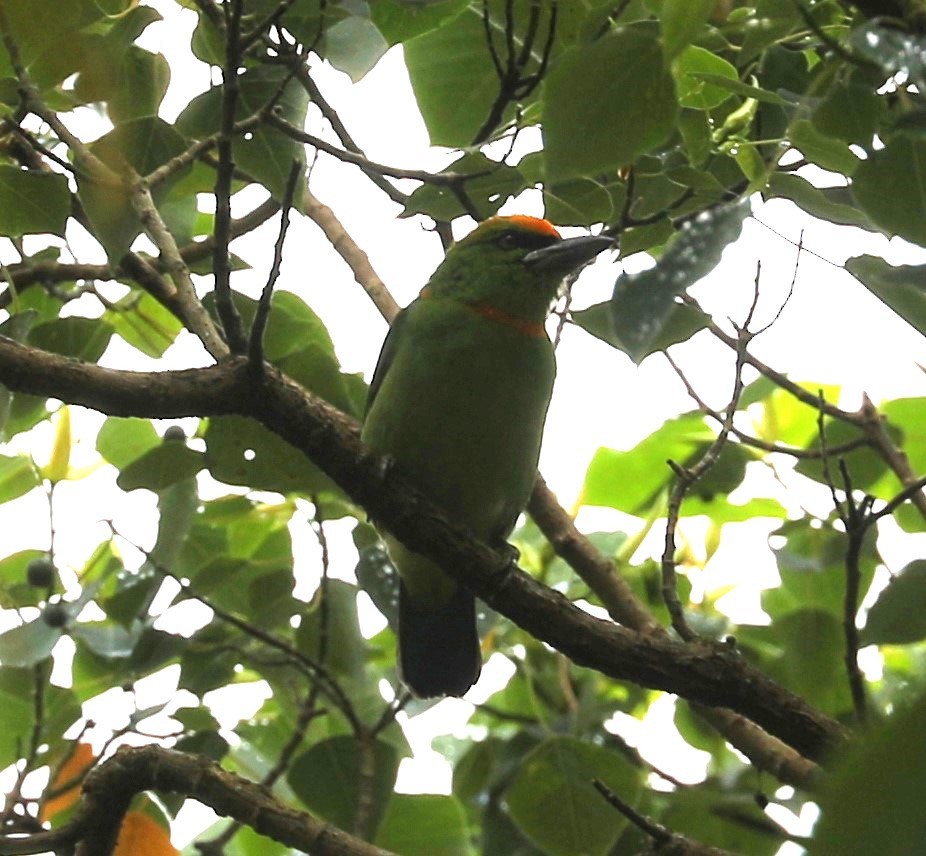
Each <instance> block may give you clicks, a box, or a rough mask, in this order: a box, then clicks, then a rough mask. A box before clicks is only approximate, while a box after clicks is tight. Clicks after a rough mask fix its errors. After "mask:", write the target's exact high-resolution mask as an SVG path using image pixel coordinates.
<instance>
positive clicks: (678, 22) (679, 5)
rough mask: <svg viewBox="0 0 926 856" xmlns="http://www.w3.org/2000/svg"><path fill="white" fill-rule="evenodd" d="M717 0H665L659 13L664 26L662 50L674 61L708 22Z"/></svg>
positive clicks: (667, 58)
mask: <svg viewBox="0 0 926 856" xmlns="http://www.w3.org/2000/svg"><path fill="white" fill-rule="evenodd" d="M716 5H717V3H716V0H665V2H664V3H663V4H662V9H661V10H660V12H659V18H660V22H661V26H662V49H663V52H664V53H665V56H666V60H667V61H669V60H672V59H674V58H675V56H676V55H678V54H679V53H681V52H682V50H683V49H684V48H685V47H686V46H687V45H688V44H689V43H690V42H691V40H692V37H693V36H694V35H695V34H696V33H698V31H699V30H701V28H702V27H703V26H704V25H705V24H706V23H707V22H708V19H709V18H710V16H711V12H713V11H714V6H716Z"/></svg>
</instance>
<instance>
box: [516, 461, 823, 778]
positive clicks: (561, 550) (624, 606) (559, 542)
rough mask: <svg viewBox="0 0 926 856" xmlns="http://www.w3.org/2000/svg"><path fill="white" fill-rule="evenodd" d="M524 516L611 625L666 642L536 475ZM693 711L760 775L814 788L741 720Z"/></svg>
mask: <svg viewBox="0 0 926 856" xmlns="http://www.w3.org/2000/svg"><path fill="white" fill-rule="evenodd" d="M528 511H529V512H530V515H531V517H532V518H533V519H534V522H535V523H536V524H537V526H538V527H539V528H540V531H541V532H543V534H544V535H545V536H546V537H547V540H548V541H549V542H550V544H552V546H553V549H554V550H555V551H556V553H557V555H559V556H561V557H562V558H563V559H565V560H566V562H567V563H568V564H569V566H570V567H571V568H572V569H573V570H575V572H576V573H577V574H578V575H579V576H580V577H581V578H582V580H583V581H584V582H585V583H586V584H587V585H588V586H589V588H590V589H591V590H592V591H593V592H595V594H596V595H598V597H599V598H600V599H601V602H602V603H603V604H604V606H605V609H607V610H608V613H609V614H610V615H611V617H612V618H613V619H614V620H615V621H618V622H619V623H621V624H623V625H624V626H625V627H629V628H630V629H631V630H636V631H637V632H639V633H642V634H644V635H656V636H659V637H661V638H668V633H667V632H666V630H665V628H663V626H662V625H661V624H660V623H659V622H658V621H657V620H656V618H655V616H654V615H653V614H652V613H651V612H650V611H649V609H647V607H646V604H644V603H643V602H642V601H641V600H640V599H639V598H638V597H637V596H636V595H635V594H634V592H633V590H632V589H631V588H630V586H628V585H627V582H626V580H625V579H624V578H623V577H622V576H621V575H620V574H619V573H618V571H617V569H616V568H615V567H614V563H613V562H612V561H611V560H610V559H609V558H608V557H607V556H604V555H603V554H602V553H601V552H600V551H599V550H598V548H597V547H595V545H594V544H592V542H591V541H589V539H588V538H587V537H586V536H585V535H583V534H582V533H581V532H580V531H579V530H578V529H577V528H576V525H575V523H574V522H573V520H572V518H571V517H570V516H569V515H568V514H567V513H566V511H565V510H564V509H563V507H562V506H561V505H560V504H559V503H558V502H557V500H556V497H555V496H554V494H553V492H552V491H551V490H550V489H549V488H548V487H547V485H546V482H545V481H544V480H543V478H542V477H540V476H538V478H537V483H536V484H535V485H534V491H533V493H532V494H531V499H530V503H529V504H528ZM694 708H695V710H696V711H697V712H698V714H699V715H700V716H701V717H702V718H703V719H705V720H707V722H709V723H710V724H711V725H712V726H713V727H714V728H715V729H716V730H717V731H718V732H719V733H720V734H721V735H723V737H724V738H725V739H726V740H727V742H729V743H731V744H732V745H733V746H735V747H736V748H737V749H739V751H740V752H742V753H743V754H744V755H745V756H746V757H747V758H749V760H750V761H752V763H753V764H755V765H756V767H758V768H759V769H760V770H765V771H767V772H769V773H771V774H772V775H773V776H775V778H777V779H779V780H780V781H782V782H787V783H788V784H790V785H794V786H796V787H800V788H806V789H808V790H813V789H814V788H815V787H816V785H817V783H818V782H819V780H820V768H819V767H818V766H817V765H816V764H815V763H814V762H813V761H809V760H807V758H805V757H804V756H803V755H801V753H800V752H796V751H795V750H794V749H792V748H791V747H790V746H788V745H786V744H785V743H783V742H782V741H781V740H779V739H778V738H777V737H772V735H771V734H768V733H767V732H765V731H763V730H762V728H760V727H759V726H758V725H756V724H755V723H754V722H752V721H750V720H749V719H747V718H746V717H745V716H741V715H740V714H738V713H734V712H733V711H732V710H727V709H725V708H720V707H704V706H701V705H694Z"/></svg>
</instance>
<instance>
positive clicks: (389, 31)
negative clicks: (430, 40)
mask: <svg viewBox="0 0 926 856" xmlns="http://www.w3.org/2000/svg"><path fill="white" fill-rule="evenodd" d="M468 5H469V0H431V2H426V3H424V4H422V3H418V2H412V3H409V2H407V0H378V2H376V3H373V4H372V8H371V9H370V14H371V15H372V17H373V23H374V24H376V26H377V28H378V29H379V31H380V32H381V33H382V34H383V37H384V38H385V39H386V41H387V42H388V43H389V44H390V45H396V44H399V43H400V42H407V41H408V40H409V39H412V38H414V37H415V36H420V35H423V34H424V33H427V32H428V31H430V30H433V29H435V28H436V27H439V26H440V25H441V24H442V23H444V22H445V21H447V20H449V19H450V18H452V17H453V16H455V15H459V14H460V12H462V11H463V10H464V9H465V8H466V7H467V6H468Z"/></svg>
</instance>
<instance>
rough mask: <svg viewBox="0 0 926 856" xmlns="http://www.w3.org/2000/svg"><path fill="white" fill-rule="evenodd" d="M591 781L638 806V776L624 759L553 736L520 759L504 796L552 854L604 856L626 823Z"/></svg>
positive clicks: (524, 825) (522, 825)
mask: <svg viewBox="0 0 926 856" xmlns="http://www.w3.org/2000/svg"><path fill="white" fill-rule="evenodd" d="M593 779H600V780H601V781H603V782H604V783H605V784H606V785H607V786H608V787H609V788H611V790H613V791H614V792H615V793H617V794H618V795H619V796H620V797H621V798H622V799H623V800H625V801H626V802H628V803H630V804H631V805H633V804H634V803H635V802H636V799H637V796H638V794H639V792H640V785H641V783H640V776H639V773H638V771H637V770H636V769H634V767H633V766H632V765H631V763H630V762H629V761H628V760H627V759H626V758H624V757H622V756H621V755H618V754H617V753H616V752H611V751H610V750H608V749H605V748H603V747H601V746H596V745H595V744H593V743H587V742H583V741H580V740H577V739H575V738H573V737H552V738H550V739H548V740H546V741H545V742H544V743H542V744H541V745H540V746H538V747H537V748H536V749H535V750H534V751H533V752H531V753H530V754H529V755H528V756H527V757H525V758H524V761H523V763H522V764H521V768H520V770H519V771H518V773H517V775H516V776H515V778H514V781H513V782H512V784H511V786H510V787H509V788H508V790H507V792H506V795H505V801H506V803H507V804H508V811H509V813H510V814H511V817H512V819H513V820H514V822H515V823H516V824H517V825H518V828H519V829H520V830H521V831H522V832H523V833H524V834H525V835H526V836H527V837H528V838H529V839H530V840H531V841H533V842H534V843H536V844H537V845H538V846H539V847H542V848H543V851H544V852H545V853H549V854H551V856H575V854H576V853H585V854H589V856H605V854H606V853H608V852H609V851H610V848H611V847H612V846H613V844H614V842H615V841H617V837H618V836H619V835H620V832H621V830H622V829H623V828H624V827H625V826H626V825H627V823H628V821H627V819H626V818H625V817H624V816H623V815H622V814H621V813H620V812H617V811H615V810H614V809H613V808H612V807H611V806H610V805H609V804H608V803H607V802H605V800H604V799H603V798H602V797H601V795H600V794H599V793H598V792H597V791H596V790H595V787H594V786H593V784H592V780H593Z"/></svg>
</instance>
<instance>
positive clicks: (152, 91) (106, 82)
mask: <svg viewBox="0 0 926 856" xmlns="http://www.w3.org/2000/svg"><path fill="white" fill-rule="evenodd" d="M96 48H97V49H96V50H92V49H91V50H88V51H87V55H88V59H87V60H86V61H85V62H84V65H83V71H81V73H80V74H79V75H78V77H77V80H76V81H75V83H74V92H75V94H76V95H77V97H78V98H80V99H81V100H82V101H84V102H94V101H103V102H105V103H106V109H107V112H108V113H109V117H110V118H111V119H112V121H113V123H114V124H116V125H119V124H121V123H123V122H128V121H130V120H132V119H140V118H142V117H144V116H156V115H157V113H158V108H159V107H160V105H161V101H162V100H163V99H164V95H165V93H166V92H167V87H168V85H169V84H170V65H169V64H168V62H167V60H166V59H165V58H164V56H163V55H161V54H156V53H151V52H150V51H146V50H144V49H143V48H140V47H138V45H134V44H128V45H119V44H116V45H114V43H113V40H111V39H104V38H101V39H99V40H98V42H97V43H96Z"/></svg>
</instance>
